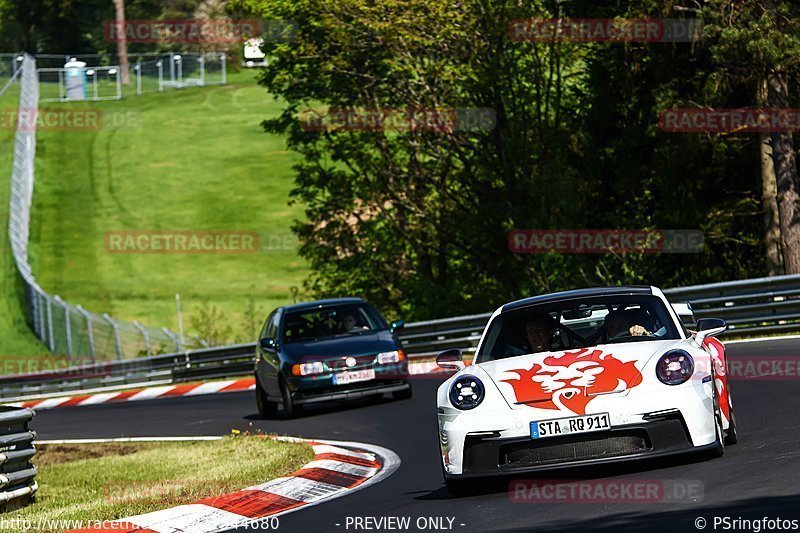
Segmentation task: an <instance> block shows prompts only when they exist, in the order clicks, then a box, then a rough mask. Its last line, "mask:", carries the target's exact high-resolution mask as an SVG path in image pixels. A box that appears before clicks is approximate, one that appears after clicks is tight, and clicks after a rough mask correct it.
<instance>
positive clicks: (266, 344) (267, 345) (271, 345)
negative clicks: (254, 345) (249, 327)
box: [258, 337, 278, 352]
mask: <svg viewBox="0 0 800 533" xmlns="http://www.w3.org/2000/svg"><path fill="white" fill-rule="evenodd" d="M258 344H259V345H260V346H261V349H262V350H264V351H265V352H274V351H276V350H277V349H278V345H277V344H275V339H273V338H272V337H264V338H263V339H261V340H260V341H258Z"/></svg>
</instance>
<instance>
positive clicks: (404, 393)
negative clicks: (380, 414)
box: [392, 383, 413, 400]
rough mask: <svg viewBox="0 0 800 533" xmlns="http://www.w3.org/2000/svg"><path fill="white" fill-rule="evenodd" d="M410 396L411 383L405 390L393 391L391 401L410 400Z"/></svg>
mask: <svg viewBox="0 0 800 533" xmlns="http://www.w3.org/2000/svg"><path fill="white" fill-rule="evenodd" d="M412 396H413V393H412V391H411V383H409V384H408V388H407V389H404V390H398V391H394V392H393V393H392V399H394V400H410V399H411V397H412Z"/></svg>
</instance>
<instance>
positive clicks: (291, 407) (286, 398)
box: [280, 379, 303, 420]
mask: <svg viewBox="0 0 800 533" xmlns="http://www.w3.org/2000/svg"><path fill="white" fill-rule="evenodd" d="M280 388H281V397H282V398H283V418H285V419H287V420H288V419H289V418H294V417H296V416H297V415H299V414H300V413H301V412H302V411H303V408H302V407H303V406H301V405H297V404H296V403H294V399H292V393H291V392H289V386H288V385H286V382H285V381H283V380H282V379H281V380H280Z"/></svg>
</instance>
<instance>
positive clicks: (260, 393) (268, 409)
mask: <svg viewBox="0 0 800 533" xmlns="http://www.w3.org/2000/svg"><path fill="white" fill-rule="evenodd" d="M256 406H257V407H258V414H259V416H260V417H261V418H268V417H271V416H275V414H276V413H277V412H278V405H277V404H276V403H275V402H271V401H270V400H269V398H267V393H266V392H264V389H263V388H262V387H261V383H260V382H259V381H258V375H256Z"/></svg>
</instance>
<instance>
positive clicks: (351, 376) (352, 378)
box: [333, 368, 375, 385]
mask: <svg viewBox="0 0 800 533" xmlns="http://www.w3.org/2000/svg"><path fill="white" fill-rule="evenodd" d="M371 379H375V370H373V369H372V368H369V369H367V370H353V371H352V372H342V373H341V374H334V375H333V384H334V385H346V384H348V383H357V382H359V381H369V380H371Z"/></svg>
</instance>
